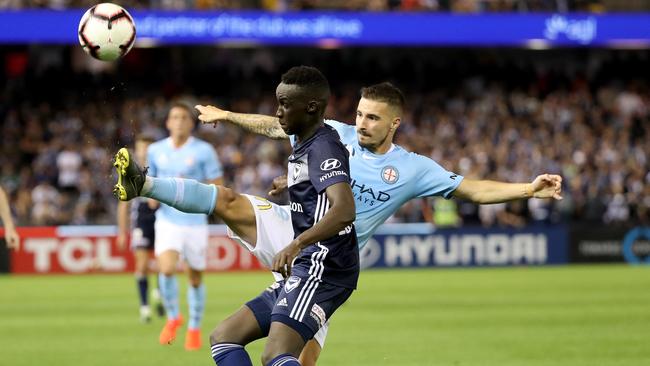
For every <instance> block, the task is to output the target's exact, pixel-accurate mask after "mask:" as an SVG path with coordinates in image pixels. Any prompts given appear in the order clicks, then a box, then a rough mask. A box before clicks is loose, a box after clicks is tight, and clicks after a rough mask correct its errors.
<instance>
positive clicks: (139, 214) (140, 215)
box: [117, 134, 165, 323]
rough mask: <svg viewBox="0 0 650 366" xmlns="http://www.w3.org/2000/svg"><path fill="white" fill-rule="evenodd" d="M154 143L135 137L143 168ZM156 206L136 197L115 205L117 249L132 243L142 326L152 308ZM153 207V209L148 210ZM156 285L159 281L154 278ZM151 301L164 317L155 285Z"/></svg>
mask: <svg viewBox="0 0 650 366" xmlns="http://www.w3.org/2000/svg"><path fill="white" fill-rule="evenodd" d="M153 142H154V139H153V137H151V136H148V135H142V134H141V135H138V136H136V138H135V149H134V152H135V156H134V157H135V159H136V160H137V161H138V163H139V164H141V165H142V166H145V165H146V163H147V149H148V148H149V145H151V144H152V143H153ZM157 205H158V203H157V202H155V201H151V202H150V200H149V199H147V198H138V199H136V200H133V201H131V202H122V201H120V202H118V204H117V230H118V231H117V246H118V248H119V249H120V250H124V249H126V245H127V243H128V242H129V239H130V243H131V250H132V251H133V258H134V259H135V271H134V274H135V282H136V286H137V289H138V298H139V300H140V320H141V321H142V322H143V323H148V322H150V321H151V308H150V307H149V299H148V294H149V279H148V276H149V261H150V259H151V257H152V254H153V252H154V241H155V229H154V223H155V221H156V210H155V209H154V208H152V207H155V206H157ZM150 206H152V207H150ZM156 283H158V280H157V279H156ZM151 294H152V298H153V300H154V301H156V312H157V313H158V316H164V315H165V309H164V307H163V305H162V303H161V302H160V292H159V290H158V286H156V288H154V289H153V290H152V291H151Z"/></svg>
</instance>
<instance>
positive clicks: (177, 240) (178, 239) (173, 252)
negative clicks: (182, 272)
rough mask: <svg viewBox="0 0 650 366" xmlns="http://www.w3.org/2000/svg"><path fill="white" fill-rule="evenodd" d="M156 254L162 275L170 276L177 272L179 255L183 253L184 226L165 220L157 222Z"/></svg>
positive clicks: (155, 225)
mask: <svg viewBox="0 0 650 366" xmlns="http://www.w3.org/2000/svg"><path fill="white" fill-rule="evenodd" d="M154 228H155V232H156V238H155V245H154V247H155V250H154V252H155V254H156V259H157V261H158V268H159V271H160V272H161V273H164V274H166V275H170V274H172V273H174V272H175V271H176V266H177V265H178V259H179V254H180V253H182V251H183V240H184V233H183V230H182V226H179V225H175V224H174V223H171V222H168V221H165V220H156V223H155V224H154Z"/></svg>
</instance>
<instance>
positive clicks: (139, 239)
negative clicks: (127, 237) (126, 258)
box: [131, 226, 156, 250]
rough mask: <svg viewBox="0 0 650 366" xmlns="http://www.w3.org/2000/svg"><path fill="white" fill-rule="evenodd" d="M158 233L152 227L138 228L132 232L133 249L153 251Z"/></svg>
mask: <svg viewBox="0 0 650 366" xmlns="http://www.w3.org/2000/svg"><path fill="white" fill-rule="evenodd" d="M155 239H156V232H155V230H154V229H153V226H151V227H141V228H140V227H136V228H134V229H133V230H132V231H131V248H132V249H133V250H136V249H146V250H153V249H154V243H155V241H156V240H155Z"/></svg>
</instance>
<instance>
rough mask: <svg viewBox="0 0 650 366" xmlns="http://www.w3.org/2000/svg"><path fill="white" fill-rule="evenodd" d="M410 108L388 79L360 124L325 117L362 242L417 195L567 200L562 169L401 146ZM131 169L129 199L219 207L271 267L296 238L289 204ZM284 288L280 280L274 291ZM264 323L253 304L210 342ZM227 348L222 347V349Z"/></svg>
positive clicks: (194, 208)
mask: <svg viewBox="0 0 650 366" xmlns="http://www.w3.org/2000/svg"><path fill="white" fill-rule="evenodd" d="M197 108H198V109H199V111H200V112H201V113H202V114H201V115H200V116H199V118H200V119H201V120H202V121H204V122H206V123H213V122H218V121H226V122H231V123H233V124H236V125H239V126H241V127H243V128H244V129H246V130H248V131H250V132H254V133H258V134H263V135H266V136H268V137H271V138H276V139H288V138H289V136H288V135H287V134H286V133H285V132H284V131H283V130H282V127H281V126H280V124H279V121H278V118H277V117H271V116H263V115H252V114H239V113H232V112H228V111H223V110H221V109H218V108H216V107H202V106H198V107H197ZM403 108H404V97H403V94H402V93H401V91H400V90H399V89H397V88H396V87H394V86H393V85H391V84H389V83H382V84H377V85H373V86H370V87H368V88H364V89H363V90H362V93H361V100H360V101H359V105H358V110H357V119H356V128H355V126H350V125H347V124H344V123H340V122H337V121H332V120H325V123H326V124H329V125H331V126H332V127H334V128H335V129H336V130H337V131H338V133H339V135H340V136H341V139H342V142H343V143H344V144H345V145H346V146H347V148H348V150H349V151H350V166H351V178H352V180H351V185H352V189H353V194H354V197H355V204H356V221H355V226H356V230H357V235H358V244H359V247H360V248H362V247H363V246H364V245H365V244H366V243H367V240H368V239H369V238H370V237H371V236H372V234H373V233H374V232H375V230H376V229H377V228H378V227H379V225H381V224H382V223H383V222H384V221H385V220H386V219H387V218H388V217H390V215H392V214H393V213H394V212H395V211H396V210H397V209H398V208H399V207H400V206H401V205H402V204H403V203H405V202H407V201H408V200H410V199H412V198H416V197H425V196H443V197H446V198H449V197H452V196H453V197H459V198H464V199H467V200H470V201H472V202H476V203H481V204H487V203H496V202H505V201H509V200H514V199H525V198H531V197H536V198H555V199H561V195H560V194H561V181H562V179H561V177H559V176H557V175H550V174H543V175H540V176H538V177H536V178H535V179H534V180H533V181H532V182H531V183H504V182H495V181H486V180H470V179H463V177H462V176H459V175H457V174H454V173H452V172H448V171H447V170H445V169H443V168H442V167H441V166H439V165H438V164H437V163H436V162H434V161H433V160H431V159H429V158H426V157H424V156H420V155H417V154H414V153H411V152H408V151H406V150H404V149H403V148H401V147H399V146H397V145H394V144H393V143H392V141H393V137H394V135H395V130H396V129H397V127H398V126H399V124H400V123H401V116H402V114H403ZM130 168H131V169H130V171H129V172H128V174H126V175H124V177H122V180H123V182H124V183H126V184H127V185H128V190H129V192H130V193H129V197H128V199H131V198H134V197H136V196H138V195H144V196H146V197H150V198H154V199H157V200H161V201H164V202H167V203H168V204H170V205H172V206H174V207H177V208H179V209H181V210H182V211H186V212H204V213H207V214H210V215H212V214H214V215H215V216H217V217H220V218H222V219H223V220H224V222H225V223H226V224H227V225H228V227H229V229H230V234H231V236H233V237H234V238H235V239H237V240H238V241H239V242H240V243H241V244H242V245H244V246H245V247H246V248H247V249H248V250H250V251H251V252H252V253H253V254H254V255H255V256H256V257H258V258H259V259H260V261H261V262H262V263H263V264H265V265H266V266H267V267H269V268H272V264H273V257H274V255H275V254H277V253H278V252H280V251H281V250H282V249H283V248H284V246H286V243H287V240H289V241H290V240H292V239H293V236H294V233H293V229H292V228H291V220H290V214H291V211H290V210H289V207H288V206H280V205H276V204H273V203H271V202H269V201H267V200H265V199H262V198H258V197H254V196H250V195H244V194H239V193H236V192H234V191H233V190H231V189H229V188H226V187H217V188H216V192H218V194H217V199H216V200H215V201H214V204H213V205H210V204H209V202H208V200H207V199H206V197H212V196H214V194H215V193H214V192H213V191H215V189H214V188H212V187H211V186H205V185H202V184H200V183H198V182H194V181H191V180H186V181H185V183H184V187H185V190H184V192H183V194H182V195H162V194H160V193H159V192H153V191H152V189H151V187H152V186H154V185H158V184H163V181H162V180H161V179H155V178H152V177H146V176H145V174H144V172H143V171H141V170H139V169H138V168H137V167H136V166H135V165H133V166H131V167H130ZM288 174H292V172H288ZM154 181H155V184H154ZM276 184H277V189H275V190H274V191H272V192H271V193H278V192H279V191H280V190H282V189H284V188H286V177H284V179H281V181H278V182H276ZM189 187H191V189H190V188H189ZM179 197H182V199H179ZM125 198H126V196H125ZM276 279H278V280H281V278H277V277H276ZM278 288H279V287H278V285H277V284H274V285H272V286H271V287H270V288H269V290H268V291H276V290H277V289H278ZM259 323H260V322H258V320H257V319H256V318H255V316H254V314H253V312H252V311H251V310H250V308H248V307H247V306H243V307H242V308H241V309H240V310H239V311H238V312H237V313H236V314H235V315H233V316H231V317H230V318H228V319H226V320H225V321H223V322H222V323H221V324H220V325H219V326H218V327H217V329H216V330H215V331H214V332H213V333H212V335H211V343H213V344H218V343H222V342H224V341H227V340H230V341H231V342H232V343H233V347H236V346H237V345H241V344H246V343H248V342H249V341H250V339H249V337H250V333H251V330H250V329H253V332H254V331H255V329H258V330H259V327H260V326H261V325H260V324H259ZM327 328H328V323H325V325H323V327H322V328H321V329H320V331H319V332H318V333H316V335H315V336H314V339H313V340H311V341H309V342H308V343H307V345H306V346H305V348H304V349H303V353H302V354H301V357H300V362H301V364H302V365H314V364H315V363H316V360H317V358H318V356H319V354H320V351H321V349H322V346H323V345H324V339H325V335H326V332H327ZM233 337H235V338H237V337H239V339H238V341H234V342H233V341H232V340H233ZM223 347H224V346H223V345H222V346H220V348H218V349H217V350H216V352H219V351H221V348H223ZM214 354H215V350H214V349H213V355H214Z"/></svg>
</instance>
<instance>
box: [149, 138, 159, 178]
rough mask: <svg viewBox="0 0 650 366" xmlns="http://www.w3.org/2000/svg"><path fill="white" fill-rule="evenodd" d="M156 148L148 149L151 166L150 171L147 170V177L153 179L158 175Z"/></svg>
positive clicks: (152, 146) (150, 147)
mask: <svg viewBox="0 0 650 366" xmlns="http://www.w3.org/2000/svg"><path fill="white" fill-rule="evenodd" d="M155 156H156V154H155V146H154V145H153V144H152V145H149V147H147V164H148V165H149V170H147V175H148V176H151V177H155V176H157V175H158V167H157V166H156V159H155Z"/></svg>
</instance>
